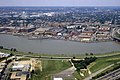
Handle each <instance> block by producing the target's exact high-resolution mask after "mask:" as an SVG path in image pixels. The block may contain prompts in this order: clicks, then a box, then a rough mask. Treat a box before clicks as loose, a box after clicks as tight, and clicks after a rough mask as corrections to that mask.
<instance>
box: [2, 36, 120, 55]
mask: <svg viewBox="0 0 120 80" xmlns="http://www.w3.org/2000/svg"><path fill="white" fill-rule="evenodd" d="M0 45H1V46H4V47H6V48H16V49H17V50H19V51H23V52H34V53H42V54H43V53H45V54H46V53H47V54H84V53H106V52H112V51H120V44H118V43H116V42H99V43H82V42H73V41H64V40H50V39H44V40H28V38H26V37H18V36H12V35H6V34H0Z"/></svg>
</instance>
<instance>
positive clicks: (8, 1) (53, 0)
mask: <svg viewBox="0 0 120 80" xmlns="http://www.w3.org/2000/svg"><path fill="white" fill-rule="evenodd" d="M119 5H120V1H119V0H44V1H43V0H1V1H0V6H119Z"/></svg>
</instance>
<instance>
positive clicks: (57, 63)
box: [31, 60, 71, 80]
mask: <svg viewBox="0 0 120 80" xmlns="http://www.w3.org/2000/svg"><path fill="white" fill-rule="evenodd" d="M70 66H71V64H70V62H68V61H65V60H64V61H62V60H42V72H41V71H40V70H39V69H36V71H35V74H34V75H32V79H31V80H51V75H53V74H55V73H58V72H61V71H63V70H65V69H67V68H69V67H70Z"/></svg>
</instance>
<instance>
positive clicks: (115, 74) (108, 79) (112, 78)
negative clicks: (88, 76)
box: [97, 68, 120, 80]
mask: <svg viewBox="0 0 120 80" xmlns="http://www.w3.org/2000/svg"><path fill="white" fill-rule="evenodd" d="M119 78H120V68H119V69H117V70H115V71H112V72H110V73H108V74H106V75H105V76H102V77H100V78H98V79H97V80H116V79H119Z"/></svg>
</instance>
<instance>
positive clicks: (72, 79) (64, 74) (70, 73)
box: [53, 67, 75, 80]
mask: <svg viewBox="0 0 120 80" xmlns="http://www.w3.org/2000/svg"><path fill="white" fill-rule="evenodd" d="M74 71H75V68H74V67H71V68H68V69H66V70H64V71H62V72H60V73H58V74H55V75H54V76H53V77H54V78H63V79H68V80H75V77H74V76H73V73H74Z"/></svg>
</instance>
